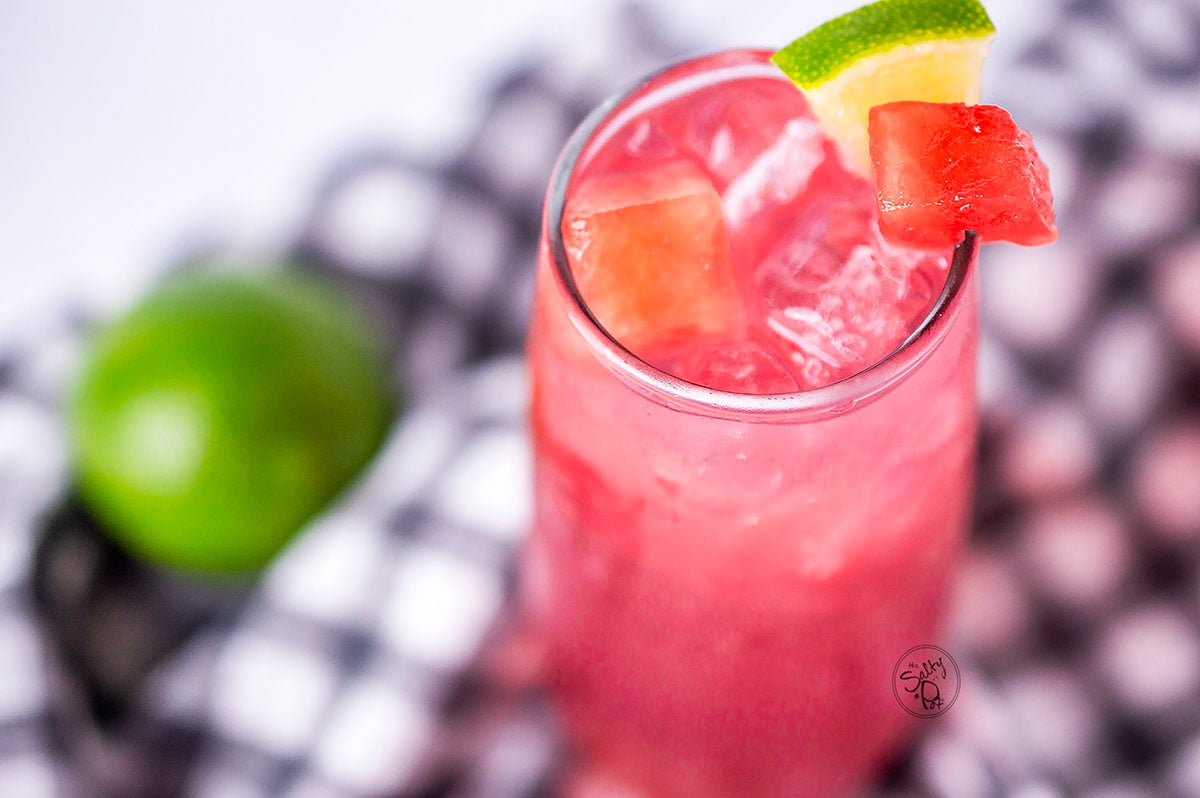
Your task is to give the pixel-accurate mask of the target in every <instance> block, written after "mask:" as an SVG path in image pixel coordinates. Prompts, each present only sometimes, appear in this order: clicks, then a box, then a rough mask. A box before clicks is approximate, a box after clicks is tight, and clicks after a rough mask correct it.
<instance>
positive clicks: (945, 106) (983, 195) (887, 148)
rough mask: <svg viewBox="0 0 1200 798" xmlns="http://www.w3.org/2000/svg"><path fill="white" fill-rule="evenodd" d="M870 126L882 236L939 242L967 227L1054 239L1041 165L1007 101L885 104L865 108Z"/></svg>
mask: <svg viewBox="0 0 1200 798" xmlns="http://www.w3.org/2000/svg"><path fill="white" fill-rule="evenodd" d="M868 133H869V136H870V147H871V162H872V164H873V165H874V170H875V193H876V196H877V199H878V202H879V230H880V232H881V233H882V234H883V236H884V238H886V239H887V240H888V241H890V242H892V243H894V244H900V245H904V246H910V247H927V248H935V247H936V248H944V247H950V246H952V245H954V244H955V243H956V242H958V241H960V240H962V237H963V231H965V230H974V231H975V232H976V233H978V234H979V237H980V239H981V240H983V241H1011V242H1013V243H1014V244H1024V245H1026V246H1037V245H1039V244H1049V243H1050V242H1052V241H1054V240H1055V239H1057V238H1058V229H1057V228H1056V227H1055V226H1054V205H1053V200H1052V198H1051V196H1050V177H1049V173H1048V172H1047V170H1046V165H1045V164H1044V163H1042V159H1041V158H1040V157H1039V156H1038V154H1037V151H1036V150H1034V148H1033V141H1032V140H1031V139H1030V137H1029V134H1028V133H1026V132H1025V131H1024V130H1021V129H1020V128H1019V127H1017V125H1016V123H1015V122H1013V119H1012V117H1011V116H1009V114H1008V112H1007V111H1005V110H1004V109H1003V108H999V107H997V106H994V105H964V104H962V103H926V102H908V101H906V102H894V103H888V104H886V105H880V106H876V107H875V108H872V109H871V112H870V117H869V122H868Z"/></svg>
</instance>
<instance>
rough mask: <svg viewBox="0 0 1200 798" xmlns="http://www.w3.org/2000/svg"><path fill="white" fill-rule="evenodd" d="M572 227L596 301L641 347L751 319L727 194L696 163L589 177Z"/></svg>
mask: <svg viewBox="0 0 1200 798" xmlns="http://www.w3.org/2000/svg"><path fill="white" fill-rule="evenodd" d="M562 233H563V243H564V244H565V245H566V249H567V256H568V259H569V261H570V264H571V270H572V272H573V274H574V276H575V282H576V285H578V287H579V291H580V293H581V294H582V295H583V298H584V300H585V301H586V302H587V304H588V307H589V308H591V310H592V313H594V314H595V316H596V318H597V319H598V320H599V321H600V323H601V324H602V325H604V328H605V329H606V330H608V332H609V333H611V334H612V335H613V337H615V338H616V339H617V340H618V341H620V342H621V343H622V344H624V345H625V346H626V347H628V348H630V349H631V350H633V351H635V352H636V351H637V348H638V347H642V346H645V345H646V344H648V343H653V342H657V341H664V340H668V339H678V338H680V337H683V336H688V335H693V334H706V333H707V334H712V333H727V332H730V331H732V330H734V329H737V328H738V327H740V326H741V325H742V323H743V310H742V299H741V297H740V295H739V292H738V287H737V282H736V280H735V278H734V273H733V266H732V263H731V260H730V255H729V239H728V236H727V235H726V232H725V218H724V216H723V215H722V211H721V197H720V195H718V194H717V191H716V189H715V188H713V185H712V183H711V182H710V181H709V179H708V178H707V177H706V176H705V175H704V174H703V173H702V172H700V170H699V169H698V168H697V167H695V166H693V165H692V164H690V163H687V162H676V163H671V164H668V165H665V166H659V167H656V168H654V169H649V170H643V171H639V172H630V173H624V174H605V175H600V176H597V177H594V178H590V179H589V178H585V179H584V181H583V182H582V183H581V184H580V185H579V187H578V188H576V189H575V190H574V193H573V195H572V196H571V198H570V199H569V200H568V201H567V207H566V211H565V214H564V218H563V230H562Z"/></svg>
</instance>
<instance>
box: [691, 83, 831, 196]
mask: <svg viewBox="0 0 1200 798" xmlns="http://www.w3.org/2000/svg"><path fill="white" fill-rule="evenodd" d="M687 102H688V103H689V104H690V105H691V108H690V109H689V110H688V113H687V114H686V115H687V117H688V118H690V120H691V121H690V122H689V124H688V127H687V130H686V132H685V135H684V141H685V142H686V145H687V147H688V148H689V149H690V151H691V152H693V153H695V154H696V155H697V156H698V157H699V159H700V161H701V162H702V163H703V164H704V165H705V168H706V169H707V170H708V172H709V174H710V175H711V176H712V178H713V182H714V183H715V184H716V186H717V188H718V189H723V188H724V187H725V186H726V185H728V184H729V181H731V180H733V179H734V178H736V177H737V176H738V175H740V174H742V173H743V172H744V171H746V169H747V167H749V166H750V164H751V163H753V161H754V160H755V158H757V157H758V156H759V154H760V153H762V152H763V150H766V149H767V148H769V147H770V146H771V144H772V142H774V141H777V140H778V139H779V137H780V135H781V134H782V133H783V131H784V127H785V126H786V125H787V123H788V122H789V121H791V120H794V119H800V120H809V121H811V119H812V112H811V111H809V109H808V103H807V102H805V100H804V95H802V94H801V93H800V92H798V91H796V89H795V87H794V86H792V85H791V84H789V83H787V82H786V81H780V80H769V79H764V80H747V81H744V82H742V84H741V85H739V87H738V90H737V91H729V90H728V89H727V88H725V87H714V88H712V89H709V90H707V91H706V90H701V91H698V92H696V93H695V94H694V95H693V96H692V97H690V98H688V100H687Z"/></svg>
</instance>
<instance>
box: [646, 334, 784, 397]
mask: <svg viewBox="0 0 1200 798" xmlns="http://www.w3.org/2000/svg"><path fill="white" fill-rule="evenodd" d="M646 359H647V362H649V363H651V364H652V365H654V366H656V367H657V368H660V369H662V370H663V371H665V372H667V373H669V374H673V375H675V376H676V377H679V378H680V379H684V380H687V381H688V382H693V383H695V384H697V385H704V386H706V387H708V388H714V389H716V390H718V391H729V392H732V393H745V394H774V393H791V392H793V391H796V390H798V388H799V386H798V384H797V383H796V380H795V378H794V377H792V375H791V374H790V373H789V371H788V369H787V367H786V366H785V365H784V362H783V358H782V356H781V354H780V353H778V352H775V351H772V350H771V349H769V348H767V347H766V346H764V345H763V344H761V343H758V342H755V341H751V340H747V339H736V338H717V337H705V338H693V339H690V340H687V341H682V342H677V343H674V344H668V345H664V346H660V347H659V348H657V349H656V350H653V351H649V352H647V354H646Z"/></svg>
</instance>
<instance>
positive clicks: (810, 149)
mask: <svg viewBox="0 0 1200 798" xmlns="http://www.w3.org/2000/svg"><path fill="white" fill-rule="evenodd" d="M825 145H826V140H825V135H824V134H823V133H822V132H821V128H820V126H819V125H817V123H816V122H814V121H813V120H811V119H792V120H791V121H789V122H788V123H787V124H786V125H784V127H783V131H782V133H781V134H780V136H779V138H777V139H776V140H775V141H774V143H772V144H771V145H770V146H769V147H767V148H766V149H765V150H763V151H762V152H761V153H760V154H759V155H758V156H757V157H756V158H755V159H754V160H753V161H752V162H751V163H750V164H749V165H747V166H746V168H745V169H744V170H743V171H742V172H741V173H739V174H738V175H737V176H736V177H734V178H733V179H732V181H731V182H730V183H729V186H728V187H727V188H726V189H725V193H724V196H723V200H724V203H725V216H726V218H727V219H728V220H729V224H730V225H740V224H743V223H745V222H746V221H748V220H749V219H750V218H751V217H753V216H756V215H757V214H759V213H761V212H762V211H764V210H765V209H767V208H773V207H776V206H779V205H784V204H786V203H788V202H790V201H792V200H794V199H796V198H797V197H799V196H800V195H801V194H802V193H803V192H804V190H805V189H806V188H807V187H808V183H809V180H810V178H812V175H813V172H815V171H816V169H817V167H818V166H820V165H821V164H822V163H824V162H825V159H826V157H827V155H828V151H827V150H826V147H825Z"/></svg>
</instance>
